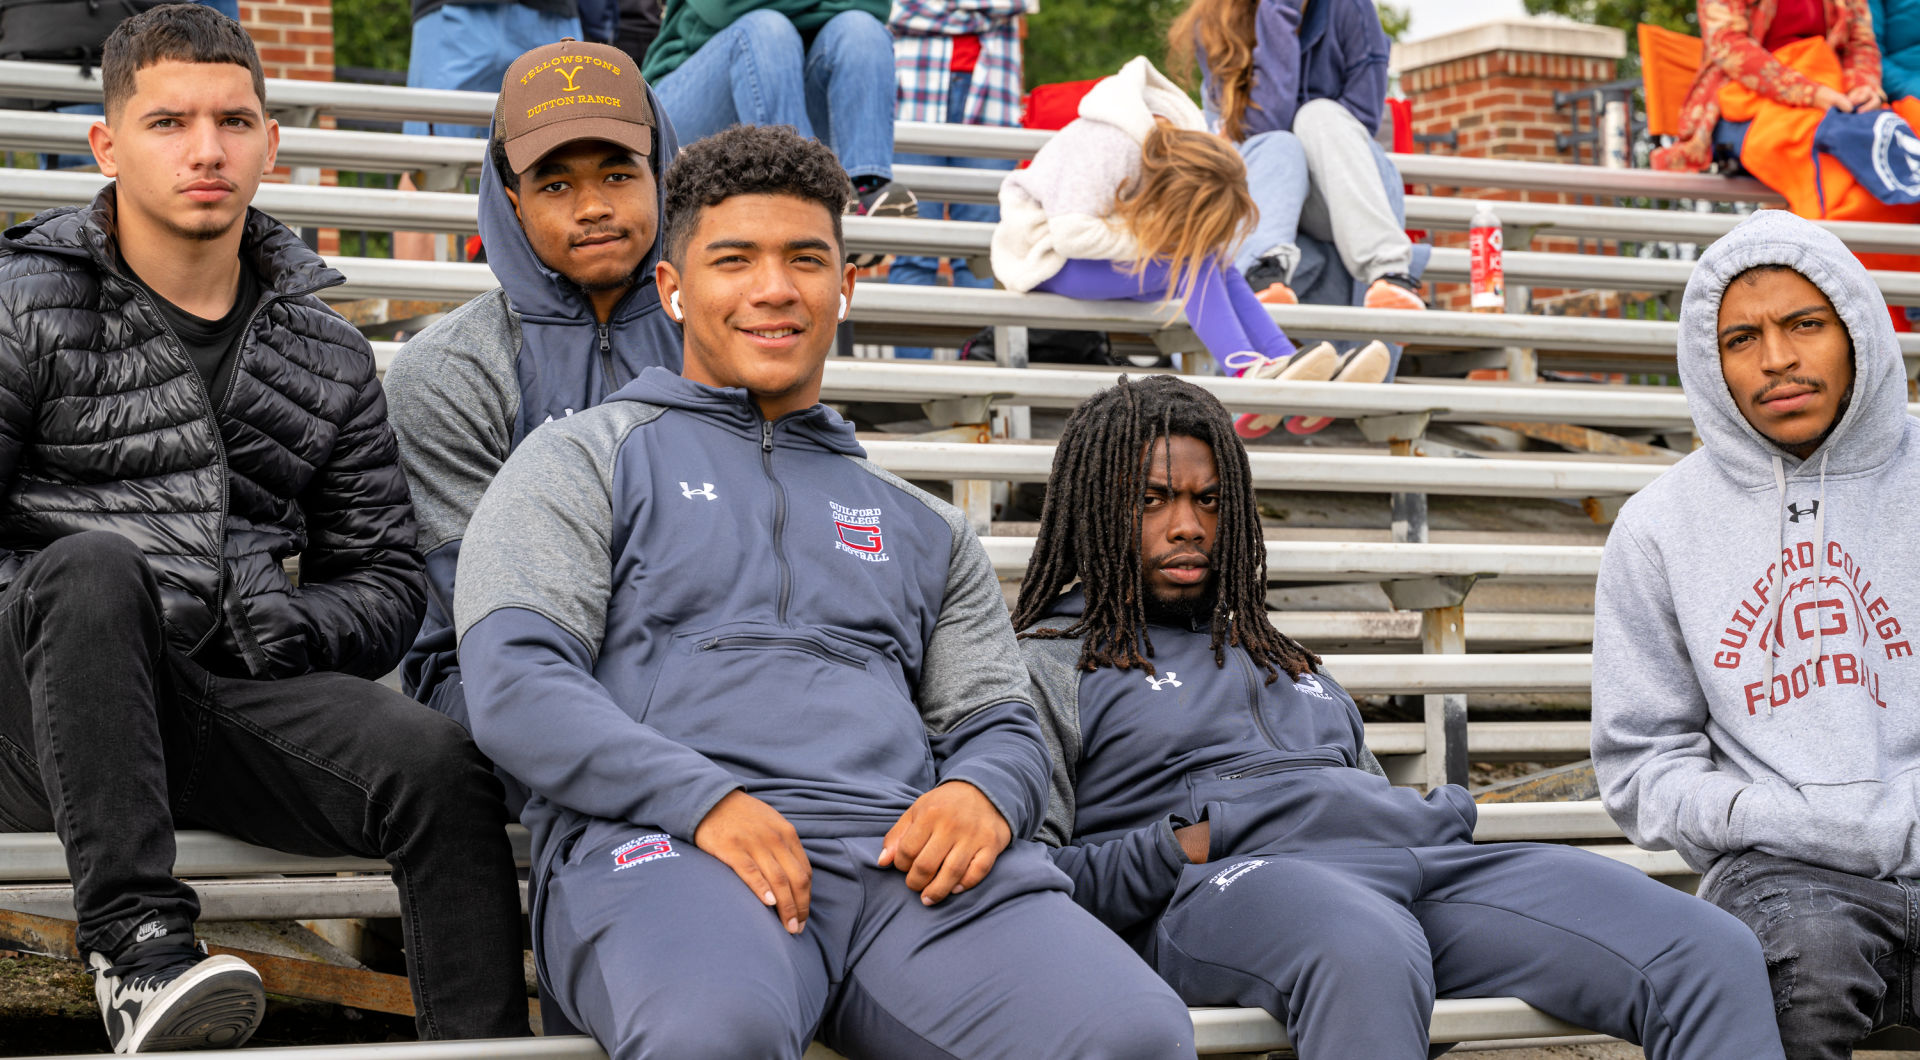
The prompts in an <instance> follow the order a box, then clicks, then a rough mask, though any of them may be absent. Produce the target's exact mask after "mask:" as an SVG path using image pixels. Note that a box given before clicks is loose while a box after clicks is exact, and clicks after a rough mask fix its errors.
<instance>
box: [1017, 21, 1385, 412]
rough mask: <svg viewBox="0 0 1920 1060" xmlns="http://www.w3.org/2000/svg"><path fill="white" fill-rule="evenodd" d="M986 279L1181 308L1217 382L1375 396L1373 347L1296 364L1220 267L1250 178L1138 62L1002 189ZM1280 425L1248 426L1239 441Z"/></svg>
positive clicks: (1245, 204)
mask: <svg viewBox="0 0 1920 1060" xmlns="http://www.w3.org/2000/svg"><path fill="white" fill-rule="evenodd" d="M1000 209H1001V218H1000V225H999V227H998V228H995V229H994V232H993V272H994V275H995V276H996V277H997V278H998V279H999V280H1000V282H1001V283H1002V284H1004V285H1006V287H1007V288H1008V289H1009V290H1014V291H1048V292H1051V293H1054V294H1062V295H1066V296H1068V297H1070V298H1085V299H1129V300H1132V301H1142V302H1159V301H1164V302H1174V301H1178V302H1180V303H1182V304H1183V305H1184V307H1185V309H1186V314H1187V321H1188V323H1189V324H1191V325H1192V326H1193V330H1194V334H1196V335H1198V336H1199V338H1200V341H1201V343H1202V344H1204V345H1205V346H1206V348H1207V352H1209V353H1211V354H1212V355H1213V358H1214V361H1215V362H1216V363H1217V364H1218V365H1219V367H1220V370H1221V372H1222V373H1224V374H1227V375H1236V376H1237V375H1245V376H1247V377H1249V378H1253V379H1298V380H1326V379H1336V380H1338V381H1342V382H1361V383H1377V382H1380V381H1381V380H1382V379H1385V378H1386V374H1387V367H1388V365H1389V363H1390V361H1389V358H1388V355H1387V351H1386V347H1385V345H1384V344H1382V343H1371V344H1369V345H1368V346H1367V347H1366V348H1364V349H1361V350H1357V351H1354V352H1353V353H1352V354H1350V355H1348V357H1347V358H1346V360H1345V361H1342V360H1341V358H1339V357H1336V356H1335V355H1334V353H1333V348H1332V347H1331V346H1329V345H1327V344H1325V343H1322V344H1320V345H1319V346H1316V347H1314V348H1313V349H1310V350H1308V351H1306V352H1305V353H1296V352H1295V351H1294V346H1293V343H1291V342H1289V341H1288V340H1287V337H1286V335H1285V334H1283V333H1282V332H1281V331H1280V329H1279V328H1278V327H1276V326H1275V325H1274V323H1273V318H1272V317H1270V316H1269V315H1268V314H1267V307H1266V306H1265V305H1263V304H1262V303H1261V302H1260V301H1258V300H1257V299H1255V298H1254V296H1253V292H1252V291H1251V290H1249V289H1248V287H1247V281H1246V279H1245V278H1244V277H1243V276H1241V275H1240V273H1239V272H1238V271H1237V270H1235V269H1233V268H1231V267H1228V266H1227V265H1226V261H1227V254H1228V253H1229V252H1230V251H1231V250H1232V248H1233V247H1234V246H1236V245H1238V244H1239V242H1240V241H1241V239H1242V238H1243V237H1244V236H1245V234H1246V231H1247V229H1248V228H1249V227H1251V225H1252V223H1253V220H1254V215H1255V210H1254V205H1253V201H1252V199H1251V198H1250V197H1249V196H1248V193H1247V170H1246V166H1245V165H1244V164H1243V163H1242V162H1241V160H1240V156H1239V155H1238V154H1236V153H1235V152H1234V150H1233V147H1232V145H1230V144H1228V143H1227V142H1226V141H1224V140H1222V139H1221V138H1220V137H1218V136H1215V135H1214V134H1212V133H1210V132H1208V131H1206V120H1205V118H1204V117H1202V115H1201V113H1200V108H1199V107H1196V106H1194V104H1193V101H1192V100H1190V99H1188V98H1187V96H1186V94H1185V93H1183V92H1181V91H1180V89H1179V88H1178V87H1177V86H1175V85H1174V84H1173V83H1172V82H1171V81H1168V80H1167V79H1166V77H1165V76H1164V75H1163V74H1161V73H1160V71H1158V70H1156V69H1154V68H1153V64H1152V63H1150V62H1148V61H1147V60H1146V58H1145V57H1140V58H1136V59H1133V60H1132V61H1130V62H1128V63H1127V65H1125V66H1123V67H1121V68H1120V72H1119V73H1118V74H1115V75H1114V76H1112V77H1109V78H1106V79H1104V80H1102V81H1101V82H1100V83H1099V84H1097V85H1095V86H1094V88H1093V90H1092V91H1090V92H1088V93H1087V94H1086V96H1085V97H1084V98H1083V99H1081V101H1080V117H1079V118H1077V119H1075V120H1074V121H1072V122H1069V123H1068V124H1067V127H1066V128H1065V129H1062V130H1061V131H1060V132H1059V134H1057V135H1056V136H1054V137H1053V139H1051V140H1049V141H1047V143H1046V146H1044V147H1042V148H1041V149H1040V151H1039V152H1038V153H1037V154H1036V155H1035V156H1034V159H1033V164H1032V165H1031V166H1029V167H1027V168H1026V169H1022V170H1018V171H1016V172H1015V173H1013V174H1012V175H1011V176H1009V177H1008V178H1007V179H1006V182H1005V183H1004V184H1002V185H1001V186H1000ZM1280 419H1281V417H1278V416H1262V415H1255V414H1253V413H1248V414H1246V415H1244V416H1241V417H1240V419H1239V421H1238V422H1237V423H1236V424H1235V429H1236V430H1238V431H1239V432H1240V433H1241V435H1242V436H1243V437H1247V438H1258V437H1262V436H1264V435H1266V434H1267V433H1269V432H1271V431H1272V430H1273V428H1274V427H1275V426H1277V425H1278V424H1279V422H1280Z"/></svg>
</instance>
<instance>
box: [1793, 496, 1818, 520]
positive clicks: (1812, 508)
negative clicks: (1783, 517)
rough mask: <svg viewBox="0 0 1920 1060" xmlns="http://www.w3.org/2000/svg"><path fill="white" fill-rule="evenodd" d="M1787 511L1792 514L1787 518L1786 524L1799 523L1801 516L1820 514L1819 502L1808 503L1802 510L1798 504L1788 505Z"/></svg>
mask: <svg viewBox="0 0 1920 1060" xmlns="http://www.w3.org/2000/svg"><path fill="white" fill-rule="evenodd" d="M1787 511H1788V512H1790V513H1792V514H1790V515H1788V516H1787V522H1790V523H1797V522H1799V521H1800V517H1801V516H1803V515H1818V514H1820V502H1819V501H1809V502H1808V504H1807V507H1806V508H1805V509H1804V510H1803V509H1802V508H1801V507H1800V506H1799V505H1798V504H1789V505H1787Z"/></svg>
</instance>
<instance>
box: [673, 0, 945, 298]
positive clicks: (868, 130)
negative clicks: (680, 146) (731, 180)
mask: <svg viewBox="0 0 1920 1060" xmlns="http://www.w3.org/2000/svg"><path fill="white" fill-rule="evenodd" d="M891 6H892V5H891V3H890V0H678V2H676V3H673V4H670V5H668V7H667V10H666V13H665V14H664V16H663V17H662V18H661V21H660V32H659V35H658V36H656V37H655V38H654V40H653V46H652V47H651V48H648V49H647V61H646V65H645V72H646V76H647V81H648V82H650V83H651V84H653V85H654V86H655V88H656V89H657V90H658V91H659V93H660V102H661V105H662V106H664V107H665V108H666V111H667V116H668V117H670V118H672V119H673V124H674V127H675V128H677V129H679V130H680V134H681V135H682V136H684V137H686V139H687V140H688V141H689V142H691V141H694V140H698V139H701V138H702V137H706V136H710V135H712V134H713V133H716V132H719V131H720V130H721V129H724V128H726V127H727V126H729V125H736V124H738V125H791V126H793V127H794V128H795V129H797V130H799V131H800V135H802V136H807V137H816V138H818V139H819V140H820V142H821V143H824V144H826V145H827V146H828V147H831V148H833V151H834V153H835V154H836V155H838V156H839V157H840V165H841V168H843V169H845V170H846V172H847V175H848V176H849V177H851V178H853V189H854V193H855V196H854V200H853V201H852V202H850V203H849V204H848V209H847V212H849V213H854V214H862V215H866V216H871V217H882V216H886V217H912V216H914V214H915V213H916V212H917V211H918V206H919V204H918V203H917V202H916V201H915V199H914V196H913V192H912V191H911V190H909V189H908V188H907V186H906V185H904V184H901V183H899V182H897V181H895V180H894V179H893V120H894V118H893V116H894V85H893V38H892V37H891V36H890V35H888V33H887V24H886V20H887V14H888V10H889V8H890V7H891ZM883 258H885V255H883V254H867V255H855V256H854V259H853V260H854V264H856V265H859V266H860V267H862V268H866V267H869V266H872V265H878V264H879V263H880V262H881V260H882V259H883Z"/></svg>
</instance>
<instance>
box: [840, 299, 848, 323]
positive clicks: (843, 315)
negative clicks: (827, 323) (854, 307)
mask: <svg viewBox="0 0 1920 1060" xmlns="http://www.w3.org/2000/svg"><path fill="white" fill-rule="evenodd" d="M840 319H841V320H845V319H847V296H846V295H844V294H843V295H841V296H840Z"/></svg>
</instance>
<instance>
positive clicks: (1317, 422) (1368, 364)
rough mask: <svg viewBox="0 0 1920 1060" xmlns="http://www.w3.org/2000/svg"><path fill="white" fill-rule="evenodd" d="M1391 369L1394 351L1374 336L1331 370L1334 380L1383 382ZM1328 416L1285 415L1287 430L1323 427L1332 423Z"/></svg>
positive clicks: (1308, 430)
mask: <svg viewBox="0 0 1920 1060" xmlns="http://www.w3.org/2000/svg"><path fill="white" fill-rule="evenodd" d="M1392 369H1393V354H1392V352H1390V351H1389V350H1388V349H1387V344H1386V343H1384V342H1381V341H1379V340H1378V339H1375V340H1374V341H1372V342H1369V343H1367V344H1366V345H1365V346H1362V347H1360V348H1359V349H1357V350H1351V351H1349V352H1348V353H1347V355H1346V356H1345V357H1342V358H1340V366H1339V370H1338V371H1336V372H1334V374H1333V381H1334V382H1336V383H1380V382H1385V381H1386V378H1387V373H1388V372H1389V371H1392ZM1332 422H1333V418H1332V417H1330V416H1290V417H1288V418H1287V433H1289V434H1314V433H1317V432H1319V431H1323V430H1325V429H1326V427H1327V424H1329V423H1332Z"/></svg>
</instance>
